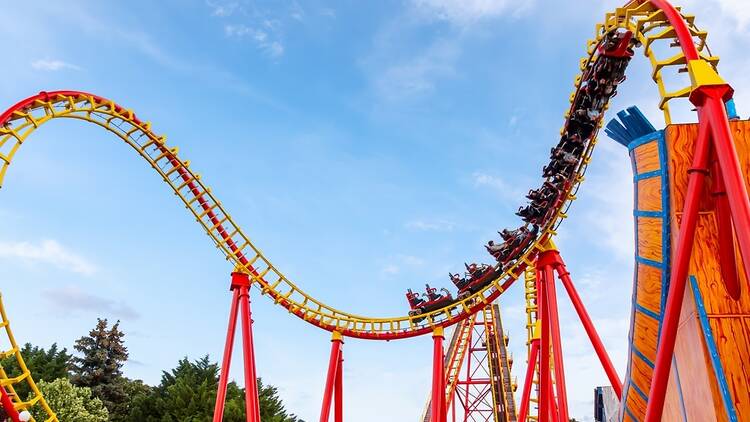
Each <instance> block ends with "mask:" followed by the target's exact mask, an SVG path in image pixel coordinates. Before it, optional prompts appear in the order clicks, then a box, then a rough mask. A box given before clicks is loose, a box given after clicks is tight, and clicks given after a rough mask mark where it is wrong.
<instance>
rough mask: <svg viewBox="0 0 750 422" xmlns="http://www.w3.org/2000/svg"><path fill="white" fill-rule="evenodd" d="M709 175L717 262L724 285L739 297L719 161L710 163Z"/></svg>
mask: <svg viewBox="0 0 750 422" xmlns="http://www.w3.org/2000/svg"><path fill="white" fill-rule="evenodd" d="M711 164H712V165H711V177H712V178H713V186H712V189H711V196H713V197H714V210H715V211H716V224H717V226H718V227H717V229H718V232H719V263H720V264H721V265H720V267H721V276H722V278H723V279H724V286H725V287H726V289H727V293H729V295H730V296H732V298H734V299H735V300H737V299H739V298H740V292H741V290H742V289H741V287H740V282H739V278H738V274H737V259H736V258H737V256H736V254H735V249H734V229H733V227H732V214H731V210H730V209H729V201H727V192H726V189H725V188H724V180H723V179H722V177H721V171H720V170H719V162H718V161H716V160H714V161H713V163H711Z"/></svg>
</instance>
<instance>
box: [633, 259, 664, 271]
mask: <svg viewBox="0 0 750 422" xmlns="http://www.w3.org/2000/svg"><path fill="white" fill-rule="evenodd" d="M635 262H637V263H639V264H643V265H648V266H649V267H656V268H662V266H663V265H664V264H662V263H661V262H657V261H654V260H652V259H648V258H644V257H642V256H636V257H635Z"/></svg>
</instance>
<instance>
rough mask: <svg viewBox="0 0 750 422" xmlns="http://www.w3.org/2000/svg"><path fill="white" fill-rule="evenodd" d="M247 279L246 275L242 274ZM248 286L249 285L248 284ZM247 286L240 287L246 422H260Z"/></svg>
mask: <svg viewBox="0 0 750 422" xmlns="http://www.w3.org/2000/svg"><path fill="white" fill-rule="evenodd" d="M242 275H244V276H245V278H247V274H242ZM248 284H249V283H248ZM249 289H250V287H249V285H248V286H242V287H240V310H241V312H242V354H243V356H244V358H245V403H246V406H247V422H260V404H259V403H258V378H257V375H256V373H255V351H254V350H253V328H252V324H253V322H252V319H251V314H250V292H249Z"/></svg>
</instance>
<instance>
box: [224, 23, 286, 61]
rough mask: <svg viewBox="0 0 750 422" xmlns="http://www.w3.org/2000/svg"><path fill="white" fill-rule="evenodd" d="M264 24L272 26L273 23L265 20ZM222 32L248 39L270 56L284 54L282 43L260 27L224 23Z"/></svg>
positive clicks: (231, 36) (228, 35)
mask: <svg viewBox="0 0 750 422" xmlns="http://www.w3.org/2000/svg"><path fill="white" fill-rule="evenodd" d="M265 24H266V26H268V27H270V28H273V27H274V25H275V24H274V22H273V21H266V22H265ZM224 34H226V36H227V37H230V38H238V39H243V38H246V39H250V40H251V41H253V42H254V43H255V45H256V46H257V47H258V48H259V49H260V50H262V51H264V52H265V53H266V54H268V55H270V56H271V57H279V56H281V55H282V54H284V45H283V44H282V43H281V42H280V41H278V40H274V39H272V37H271V36H270V35H269V33H268V32H267V31H264V30H262V29H257V28H253V27H250V26H247V25H242V24H239V25H225V26H224Z"/></svg>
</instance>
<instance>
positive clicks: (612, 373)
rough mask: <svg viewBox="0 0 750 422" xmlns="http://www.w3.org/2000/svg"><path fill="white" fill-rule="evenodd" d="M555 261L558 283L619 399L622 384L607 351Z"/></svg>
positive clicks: (561, 264) (561, 265) (558, 259)
mask: <svg viewBox="0 0 750 422" xmlns="http://www.w3.org/2000/svg"><path fill="white" fill-rule="evenodd" d="M555 261H556V262H555V269H556V270H557V276H558V277H559V278H560V281H561V282H562V284H563V286H564V287H565V291H567V292H568V297H569V298H570V301H571V303H573V308H575V310H576V313H577V314H578V318H579V319H580V320H581V324H582V325H583V328H584V330H586V334H587V335H588V337H589V340H590V341H591V345H592V346H594V351H595V352H596V355H597V356H598V357H599V361H600V362H601V364H602V367H603V368H604V372H605V373H606V374H607V378H609V383H610V384H611V385H612V389H613V390H615V394H616V395H617V397H618V398H621V397H622V382H620V377H619V376H618V375H617V370H616V369H615V366H614V365H613V364H612V360H611V359H610V358H609V354H608V353H607V349H605V348H604V343H602V339H601V338H600V337H599V333H597V332H596V328H594V323H593V322H591V317H589V313H588V312H587V311H586V307H585V306H584V305H583V302H582V301H581V297H580V296H579V295H578V292H577V291H576V288H575V286H573V281H572V280H571V279H570V273H569V272H568V269H567V268H566V267H565V263H564V262H563V260H562V258H561V257H560V255H559V254H557V256H556V257H555Z"/></svg>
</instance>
